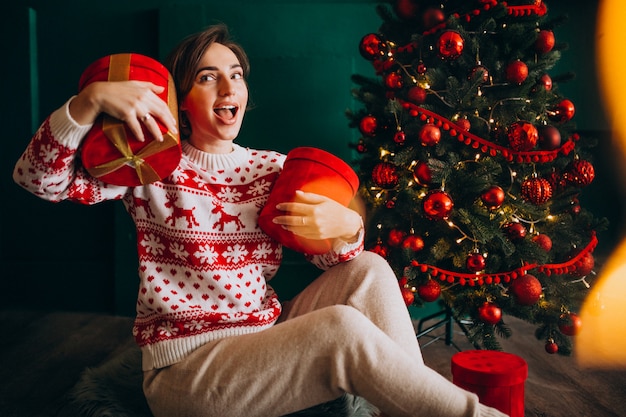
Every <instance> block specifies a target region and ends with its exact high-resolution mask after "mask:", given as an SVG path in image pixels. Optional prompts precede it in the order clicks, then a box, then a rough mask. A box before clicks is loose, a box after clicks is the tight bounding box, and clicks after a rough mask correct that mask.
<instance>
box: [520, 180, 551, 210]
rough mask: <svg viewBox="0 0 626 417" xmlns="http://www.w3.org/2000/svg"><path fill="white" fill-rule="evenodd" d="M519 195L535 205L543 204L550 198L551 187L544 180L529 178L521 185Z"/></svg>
mask: <svg viewBox="0 0 626 417" xmlns="http://www.w3.org/2000/svg"><path fill="white" fill-rule="evenodd" d="M521 194H522V198H523V199H524V200H526V201H530V202H531V203H533V204H535V205H541V204H545V203H546V202H548V200H550V198H551V197H552V185H550V182H549V181H548V180H547V179H545V178H529V179H527V180H525V181H524V182H523V183H522V192H521Z"/></svg>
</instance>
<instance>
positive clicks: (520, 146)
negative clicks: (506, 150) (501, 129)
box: [507, 120, 539, 152]
mask: <svg viewBox="0 0 626 417" xmlns="http://www.w3.org/2000/svg"><path fill="white" fill-rule="evenodd" d="M507 137H508V139H509V145H510V146H511V149H513V150H514V151H518V152H524V151H529V150H531V149H533V148H534V147H535V145H537V141H538V140H539V132H538V131H537V128H536V127H535V126H534V125H533V124H532V123H528V122H525V121H523V120H520V121H518V122H515V123H513V124H511V125H510V126H509V127H508V129H507Z"/></svg>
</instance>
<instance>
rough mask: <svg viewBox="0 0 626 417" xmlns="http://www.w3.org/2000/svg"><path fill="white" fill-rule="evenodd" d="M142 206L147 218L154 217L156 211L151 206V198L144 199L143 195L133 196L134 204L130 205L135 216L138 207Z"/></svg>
mask: <svg viewBox="0 0 626 417" xmlns="http://www.w3.org/2000/svg"><path fill="white" fill-rule="evenodd" d="M139 207H141V208H143V211H144V212H145V213H146V218H147V219H154V213H153V212H152V209H151V208H150V199H147V200H145V199H143V198H141V197H133V204H132V205H131V206H130V207H129V210H130V213H131V214H132V215H133V217H134V216H135V214H136V213H137V209H138V208H139Z"/></svg>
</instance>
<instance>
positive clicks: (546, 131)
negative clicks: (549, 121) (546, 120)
mask: <svg viewBox="0 0 626 417" xmlns="http://www.w3.org/2000/svg"><path fill="white" fill-rule="evenodd" d="M539 146H540V147H541V149H546V150H549V151H551V150H554V149H557V148H558V147H559V146H561V132H559V129H557V128H556V127H554V126H552V125H548V126H543V127H541V128H540V129H539Z"/></svg>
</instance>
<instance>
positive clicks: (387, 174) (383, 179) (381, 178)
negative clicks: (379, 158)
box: [372, 162, 399, 188]
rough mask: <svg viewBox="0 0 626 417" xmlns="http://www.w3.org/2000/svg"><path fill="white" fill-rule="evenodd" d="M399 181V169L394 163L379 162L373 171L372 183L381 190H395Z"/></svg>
mask: <svg viewBox="0 0 626 417" xmlns="http://www.w3.org/2000/svg"><path fill="white" fill-rule="evenodd" d="M398 180H399V178H398V168H397V167H396V166H395V165H394V164H392V163H389V162H379V163H378V164H376V165H375V166H374V169H373V170H372V181H374V184H376V185H377V186H379V187H381V188H393V187H395V186H396V185H398Z"/></svg>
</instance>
